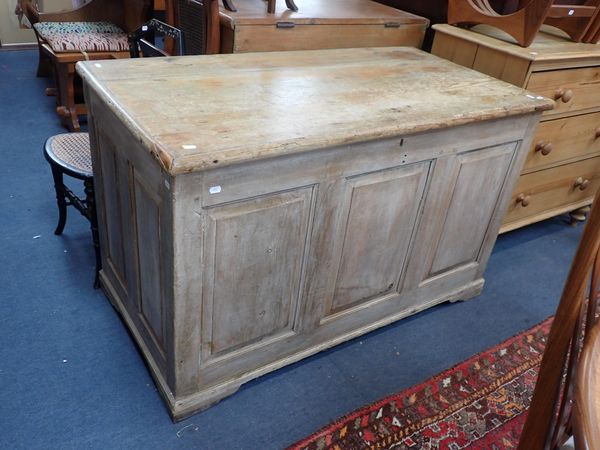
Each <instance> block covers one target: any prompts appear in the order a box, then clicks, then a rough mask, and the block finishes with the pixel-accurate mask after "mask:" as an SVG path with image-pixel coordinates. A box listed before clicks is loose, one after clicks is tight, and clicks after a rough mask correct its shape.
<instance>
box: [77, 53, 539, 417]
mask: <svg viewBox="0 0 600 450" xmlns="http://www.w3.org/2000/svg"><path fill="white" fill-rule="evenodd" d="M78 71H79V73H80V74H81V76H82V78H83V80H84V85H85V91H86V98H87V102H88V105H89V108H90V123H89V126H90V137H91V142H92V159H93V165H94V184H95V188H96V199H97V205H98V215H99V230H100V241H101V242H100V245H101V250H102V265H103V269H102V271H101V282H102V286H103V289H104V290H105V292H106V293H107V295H108V297H109V298H110V299H111V301H112V302H113V304H114V305H115V306H116V308H117V309H118V310H119V311H120V312H121V314H122V315H123V317H124V319H125V321H126V323H127V324H128V326H129V328H130V329H131V332H132V333H133V335H134V336H135V339H136V340H137V342H138V344H139V345H140V347H141V349H142V352H143V354H144V356H145V357H146V359H147V361H148V364H149V366H150V368H151V370H152V373H153V375H154V378H155V380H156V382H157V385H158V386H159V388H160V391H161V393H162V395H163V397H164V398H165V400H166V403H167V404H168V406H169V410H170V412H171V414H172V415H173V417H174V418H175V419H181V418H183V417H185V416H187V415H189V414H192V413H193V412H195V411H198V410H199V409H202V408H206V407H207V406H209V405H210V404H212V403H213V402H215V401H218V400H219V399H221V398H223V397H225V396H227V395H230V394H231V393H233V392H234V391H235V390H237V389H238V388H239V386H240V385H241V384H242V383H244V382H246V381H248V380H250V379H252V378H255V377H258V376H260V375H262V374H264V373H267V372H270V371H272V370H275V369H277V368H279V367H282V366H284V365H286V364H290V363H292V362H294V361H297V360H299V359H301V358H304V357H306V356H308V355H311V354H313V353H316V352H318V351H321V350H323V349H326V348H328V347H331V346H333V345H335V344H338V343H340V342H343V341H346V340H348V339H351V338H353V337H356V336H359V335H361V334H363V333H366V332H368V331H371V330H374V329H376V328H378V327H381V326H383V325H386V324H389V323H391V322H393V321H395V320H398V319H400V318H402V317H405V316H408V315H410V314H414V313H415V312H417V311H420V310H423V309H425V308H428V307H430V306H432V305H435V304H437V303H440V302H444V301H447V300H458V299H467V298H470V297H472V296H474V295H476V294H478V293H479V292H480V290H481V289H482V286H483V273H484V270H485V266H486V263H487V261H488V257H489V255H490V253H491V250H492V246H493V244H494V242H495V239H496V236H497V233H498V229H499V227H500V221H501V219H502V216H503V215H504V213H505V208H506V205H507V202H508V201H509V199H510V194H511V192H512V190H513V188H514V184H515V181H516V180H517V178H518V175H519V171H520V169H521V166H522V164H523V161H524V159H525V157H526V153H527V148H529V144H530V140H531V136H532V132H533V130H534V128H535V127H536V125H537V123H538V121H539V118H540V115H541V112H542V110H545V109H548V108H550V107H551V102H550V101H549V100H545V99H540V98H535V97H534V96H531V95H527V94H526V92H524V91H522V90H521V89H518V88H515V87H514V86H510V85H508V84H506V83H503V82H500V81H498V80H494V79H492V78H490V77H487V76H484V75H481V74H478V73H477V72H474V71H470V70H466V69H464V68H461V67H459V66H457V65H455V64H452V63H449V62H447V61H444V60H442V59H439V58H436V57H434V56H431V55H429V54H427V53H424V52H421V51H419V50H416V49H411V48H393V47H391V48H379V49H342V50H318V51H298V52H275V53H253V54H240V55H213V56H199V57H183V58H150V59H144V58H142V59H138V60H122V61H106V62H100V63H98V62H92V61H90V62H85V63H81V64H78ZM149 92H151V93H153V94H152V95H151V96H149V95H147V93H149Z"/></svg>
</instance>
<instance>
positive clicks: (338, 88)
mask: <svg viewBox="0 0 600 450" xmlns="http://www.w3.org/2000/svg"><path fill="white" fill-rule="evenodd" d="M77 67H78V69H77V70H78V72H79V73H80V74H81V76H82V77H83V78H84V79H85V80H86V82H87V83H88V84H89V85H90V87H91V89H93V90H95V91H97V93H98V95H99V96H100V97H101V98H103V100H104V101H105V102H106V103H107V104H109V105H111V108H112V110H113V112H114V113H115V114H116V115H117V116H118V117H119V118H120V119H121V120H122V121H123V122H124V123H125V124H126V126H127V127H128V128H129V129H130V130H131V131H132V132H133V134H134V135H135V136H138V138H139V139H140V140H141V141H142V142H144V143H145V145H146V147H147V148H148V150H149V151H151V152H152V153H153V154H155V155H156V156H157V157H158V158H159V159H160V161H162V164H163V166H164V168H165V170H167V171H168V172H169V173H171V174H177V173H184V172H192V171H197V170H205V169H208V168H214V167H220V166H224V165H230V164H235V163H241V162H247V161H253V160H258V159H264V158H267V157H274V156H280V155H284V154H292V153H297V152H303V151H308V150H311V149H314V148H324V147H333V146H337V145H343V144H349V143H355V142H362V141H368V140H373V139H381V138H386V137H390V136H398V135H403V134H411V133H418V132H421V131H425V130H432V129H439V128H446V127H451V126H456V125H461V124H467V123H473V122H479V121H484V120H490V119H496V118H500V117H507V116H511V115H519V114H526V113H529V112H532V111H536V110H547V109H550V108H552V105H553V103H552V102H551V101H550V100H548V99H544V98H541V97H536V96H534V95H531V94H528V93H527V92H526V91H524V90H522V89H519V88H516V87H511V86H508V85H507V84H506V83H503V82H500V81H498V80H495V79H493V78H490V77H488V76H485V75H481V74H478V73H476V72H473V71H470V70H466V69H464V68H462V67H459V66H457V65H455V64H452V63H450V62H447V61H444V60H442V59H440V58H437V57H434V56H432V55H429V54H427V53H425V52H422V51H419V50H416V49H411V48H403V47H402V48H366V49H340V50H318V51H306V52H274V53H254V54H238V55H209V56H198V57H195V56H186V57H179V58H158V59H157V58H142V59H138V60H126V61H125V60H124V61H103V62H102V63H97V62H84V63H80V64H78V66H77ZM149 93H151V94H149Z"/></svg>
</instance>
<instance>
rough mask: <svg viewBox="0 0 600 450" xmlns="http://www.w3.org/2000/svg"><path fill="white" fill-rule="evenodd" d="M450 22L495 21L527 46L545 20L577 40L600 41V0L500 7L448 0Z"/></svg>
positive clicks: (544, 0) (478, 0)
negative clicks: (599, 39)
mask: <svg viewBox="0 0 600 450" xmlns="http://www.w3.org/2000/svg"><path fill="white" fill-rule="evenodd" d="M574 3H581V4H574ZM448 23H449V24H453V25H478V24H485V25H492V26H494V27H496V28H499V29H501V30H503V31H504V32H506V33H508V34H509V35H511V36H512V37H513V38H514V39H515V40H516V41H517V42H518V43H519V44H520V45H521V46H523V47H527V46H529V45H530V44H531V42H533V39H534V38H535V35H536V34H537V32H538V31H539V29H540V27H541V26H542V24H544V23H546V24H548V25H552V26H553V27H557V28H560V29H561V30H563V31H564V32H565V33H566V34H567V35H569V36H570V37H571V39H572V40H573V41H575V42H589V43H596V42H597V41H598V38H599V37H600V33H598V31H599V29H600V0H583V1H579V2H578V1H576V0H575V1H573V0H568V1H567V2H566V3H565V2H562V1H557V0H529V1H522V0H520V1H515V0H509V1H506V2H504V4H503V6H502V8H500V9H498V10H496V9H494V7H493V6H492V5H491V4H490V3H489V1H488V0H448Z"/></svg>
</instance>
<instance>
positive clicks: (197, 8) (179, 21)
mask: <svg viewBox="0 0 600 450" xmlns="http://www.w3.org/2000/svg"><path fill="white" fill-rule="evenodd" d="M166 16H167V23H169V25H172V26H174V27H175V28H178V29H180V30H181V31H182V32H183V36H184V37H183V46H184V48H185V54H186V55H204V54H214V53H219V51H220V47H221V33H220V18H219V0H168V1H167V3H166ZM167 49H168V50H170V44H169V46H168V47H167Z"/></svg>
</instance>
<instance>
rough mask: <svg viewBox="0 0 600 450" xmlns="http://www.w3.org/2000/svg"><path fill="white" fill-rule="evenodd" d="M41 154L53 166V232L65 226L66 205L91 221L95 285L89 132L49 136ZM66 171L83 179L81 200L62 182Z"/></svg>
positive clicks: (95, 230)
mask: <svg viewBox="0 0 600 450" xmlns="http://www.w3.org/2000/svg"><path fill="white" fill-rule="evenodd" d="M44 156H45V157H46V160H47V161H48V162H49V163H50V167H51V168H52V177H53V178H54V188H55V190H56V202H57V204H58V213H59V216H58V225H57V226H56V230H54V234H57V235H58V234H61V233H62V232H63V230H64V228H65V224H66V222H67V206H74V207H75V208H76V209H77V210H78V211H79V212H80V213H81V214H82V215H83V216H84V217H85V218H87V219H88V220H89V221H90V224H91V229H92V239H93V242H94V250H95V252H96V278H95V281H94V287H97V286H98V273H99V271H100V268H101V260H100V245H99V241H98V221H97V219H96V205H95V202H94V180H93V174H92V159H91V155H90V140H89V135H88V133H65V134H57V135H56V136H52V137H50V138H48V140H47V141H46V144H45V145H44ZM65 174H66V175H69V176H71V177H73V178H76V179H78V180H82V181H83V185H84V193H85V198H84V199H81V198H79V197H77V195H75V193H74V192H73V191H71V189H69V188H68V187H67V186H66V185H65V184H64V182H63V175H65Z"/></svg>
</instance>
